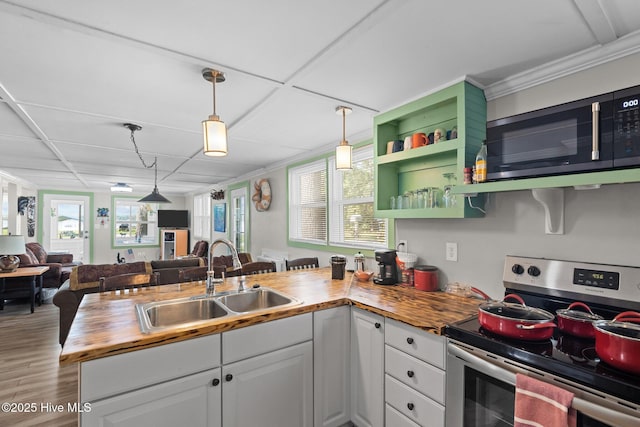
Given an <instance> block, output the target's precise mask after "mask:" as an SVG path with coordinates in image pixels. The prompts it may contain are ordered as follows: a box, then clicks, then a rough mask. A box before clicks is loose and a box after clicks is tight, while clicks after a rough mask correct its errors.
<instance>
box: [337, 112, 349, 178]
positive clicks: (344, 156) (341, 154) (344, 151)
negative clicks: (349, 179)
mask: <svg viewBox="0 0 640 427" xmlns="http://www.w3.org/2000/svg"><path fill="white" fill-rule="evenodd" d="M336 114H342V141H340V145H338V146H337V147H336V169H337V170H349V169H351V168H352V167H353V166H352V162H351V154H352V151H353V147H352V146H351V145H349V143H348V142H347V139H346V136H345V121H346V119H345V117H346V115H347V114H351V108H349V107H345V106H342V105H341V106H339V107H336Z"/></svg>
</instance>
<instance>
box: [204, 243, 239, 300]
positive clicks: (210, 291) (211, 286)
mask: <svg viewBox="0 0 640 427" xmlns="http://www.w3.org/2000/svg"><path fill="white" fill-rule="evenodd" d="M221 243H222V244H223V245H225V246H226V247H227V248H228V249H229V250H230V251H231V256H232V259H233V271H237V270H240V269H242V263H241V262H240V256H238V251H237V250H236V248H235V247H234V246H233V243H231V241H229V240H227V239H216V240H214V241H213V243H211V246H209V256H208V263H207V268H208V270H207V296H213V295H214V294H215V293H216V292H215V286H216V283H222V281H223V280H224V274H225V272H224V271H223V272H222V279H215V278H214V277H213V275H214V271H213V266H212V265H211V260H212V257H213V250H214V249H215V247H216V246H218V245H219V244H221ZM238 291H244V281H240V285H239V286H238Z"/></svg>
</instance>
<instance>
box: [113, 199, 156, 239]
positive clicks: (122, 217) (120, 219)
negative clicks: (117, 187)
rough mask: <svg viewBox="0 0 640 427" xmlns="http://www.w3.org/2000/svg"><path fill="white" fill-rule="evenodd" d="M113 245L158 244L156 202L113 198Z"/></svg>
mask: <svg viewBox="0 0 640 427" xmlns="http://www.w3.org/2000/svg"><path fill="white" fill-rule="evenodd" d="M113 212H114V218H113V220H112V221H111V224H112V238H113V247H114V248H118V247H131V246H138V247H139V246H158V244H159V239H158V236H159V232H158V219H157V218H158V204H157V203H139V202H137V201H135V200H134V199H128V198H118V197H114V198H113Z"/></svg>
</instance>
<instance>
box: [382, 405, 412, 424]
mask: <svg viewBox="0 0 640 427" xmlns="http://www.w3.org/2000/svg"><path fill="white" fill-rule="evenodd" d="M384 425H386V426H389V427H420V425H419V424H416V423H414V422H413V421H411V420H410V419H409V418H407V417H405V416H404V415H402V414H401V413H400V412H398V411H397V410H395V409H394V407H393V406H390V405H388V404H387V405H385V407H384Z"/></svg>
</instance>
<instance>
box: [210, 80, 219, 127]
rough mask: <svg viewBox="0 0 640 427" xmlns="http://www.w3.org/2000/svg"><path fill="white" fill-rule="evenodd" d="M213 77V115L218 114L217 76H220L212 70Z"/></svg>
mask: <svg viewBox="0 0 640 427" xmlns="http://www.w3.org/2000/svg"><path fill="white" fill-rule="evenodd" d="M211 77H212V78H211V84H212V85H213V115H214V116H217V114H216V78H217V77H218V73H217V72H212V73H211Z"/></svg>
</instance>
